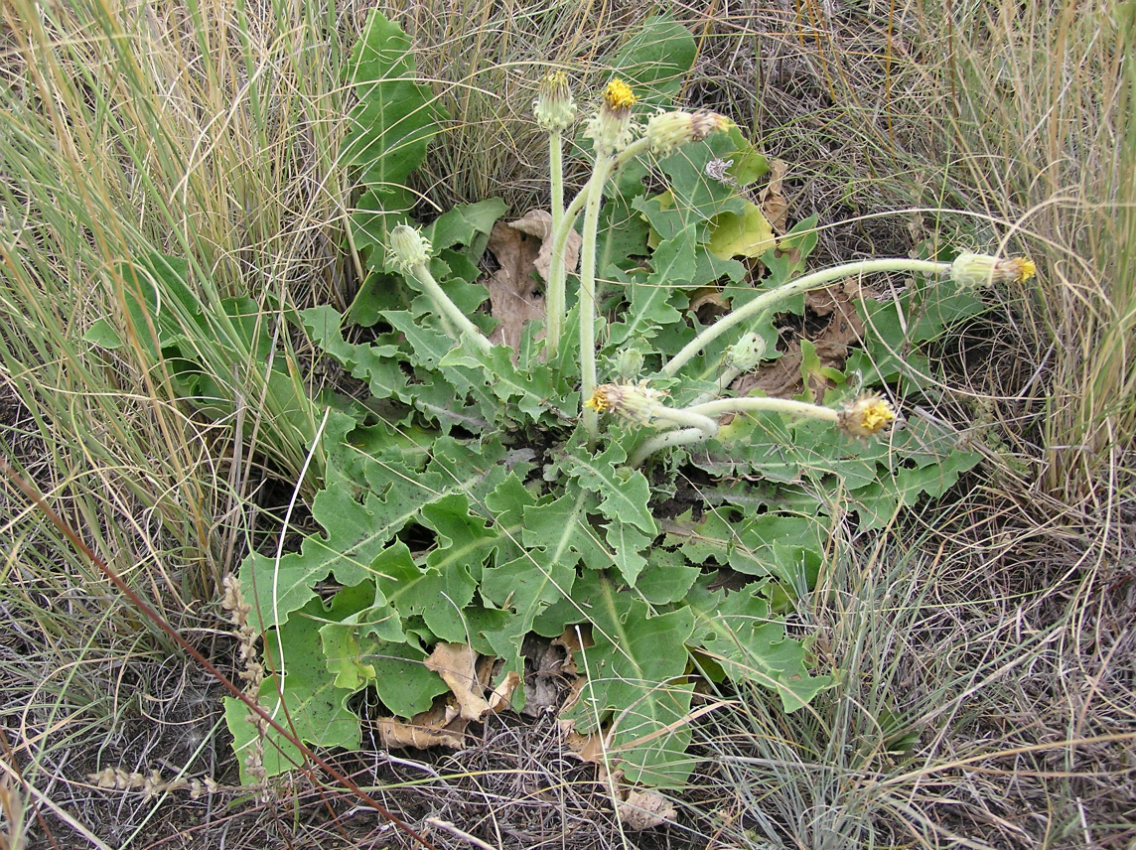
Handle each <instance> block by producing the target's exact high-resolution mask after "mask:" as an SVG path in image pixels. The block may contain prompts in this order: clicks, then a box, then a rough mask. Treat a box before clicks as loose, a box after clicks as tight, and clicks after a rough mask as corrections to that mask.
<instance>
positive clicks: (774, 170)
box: [757, 159, 789, 234]
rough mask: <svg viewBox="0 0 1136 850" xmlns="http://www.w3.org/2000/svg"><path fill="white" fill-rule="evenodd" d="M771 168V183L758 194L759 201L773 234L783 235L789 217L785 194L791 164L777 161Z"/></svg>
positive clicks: (773, 162)
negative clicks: (785, 182)
mask: <svg viewBox="0 0 1136 850" xmlns="http://www.w3.org/2000/svg"><path fill="white" fill-rule="evenodd" d="M769 166H770V174H769V183H768V185H766V187H765V188H764V189H762V190H761V191H760V192H759V193H758V195H757V201H758V203H759V204H760V205H761V212H762V213H763V214H764V215H765V218H766V220H767V221H768V222H769V226H770V227H772V228H773V232H774V233H777V234H783V233H784V232H785V231H786V229H787V226H788V216H789V202H788V201H787V200H786V199H785V195H784V194H783V185H784V181H785V174H786V173H787V172H788V171H789V164H788V163H787V162H785V161H784V160H781V159H775V160H773V161H772V162H771V163H770V164H769Z"/></svg>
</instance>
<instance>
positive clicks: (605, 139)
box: [580, 80, 638, 440]
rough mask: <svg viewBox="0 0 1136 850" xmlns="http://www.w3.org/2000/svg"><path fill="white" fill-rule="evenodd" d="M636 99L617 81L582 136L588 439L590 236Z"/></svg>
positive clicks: (590, 421) (587, 424) (595, 423)
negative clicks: (589, 157)
mask: <svg viewBox="0 0 1136 850" xmlns="http://www.w3.org/2000/svg"><path fill="white" fill-rule="evenodd" d="M636 100H638V98H637V97H636V96H635V94H634V93H633V92H632V91H631V89H630V87H629V86H628V85H627V84H626V83H624V82H623V81H621V80H612V81H611V82H610V83H608V84H607V88H605V89H604V93H603V99H602V100H601V102H600V108H599V111H598V112H597V113H596V114H595V116H594V117H593V118H592V120H591V121H589V122H588V129H587V131H586V135H587V136H588V137H589V138H591V140H592V142H593V143H594V145H595V149H596V161H595V165H594V166H593V167H592V177H591V179H590V180H589V181H588V186H587V187H586V191H587V193H588V194H587V197H586V199H585V201H584V226H583V233H582V234H581V236H582V240H581V242H580V402H581V407H582V418H583V421H584V430H585V431H586V432H587V434H588V437H589V439H591V440H595V439H596V438H597V437H599V433H600V426H599V416H598V415H597V412H596V410H595V409H594V408H591V407H588V406H587V402H588V400H589V399H591V398H592V395H593V393H594V392H595V389H596V312H597V305H596V232H597V230H598V229H599V220H600V205H601V204H602V203H603V187H604V184H605V183H606V182H607V179H608V178H609V177H610V176H611V173H612V170H613V169H614V168H615V155H616V154H617V153H618V152H619V151H620V150H622V149H623V148H625V147H627V145H628V143H630V141H631V138H632V136H633V134H634V129H633V127H632V122H631V107H632V106H634V105H635V102H636Z"/></svg>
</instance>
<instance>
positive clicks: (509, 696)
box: [489, 670, 521, 713]
mask: <svg viewBox="0 0 1136 850" xmlns="http://www.w3.org/2000/svg"><path fill="white" fill-rule="evenodd" d="M520 683H521V674H520V673H518V672H517V671H516V670H510V671H509V672H508V673H506V674H505V678H504V679H502V680H501V681H500V683H499V684H498V685H497V687H495V688H494V689H493V693H491V694H490V695H489V710H490V711H492V712H495V713H496V712H498V711H504V710H505V709H508V708H511V707H512V700H513V692H514V691H516V690H517V686H518V685H519V684H520Z"/></svg>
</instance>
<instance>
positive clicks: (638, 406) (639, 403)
mask: <svg viewBox="0 0 1136 850" xmlns="http://www.w3.org/2000/svg"><path fill="white" fill-rule="evenodd" d="M666 396H667V393H666V391H665V390H655V389H651V388H650V387H648V386H647V385H646V384H600V385H599V386H598V387H596V389H595V392H593V393H592V397H591V398H590V399H588V400H587V401H585V402H584V406H585V407H590V408H591V409H592V410H594V411H595V412H596V413H609V412H610V413H613V414H615V415H616V416H619V417H621V418H623V419H626V420H628V421H629V422H634V423H635V424H637V425H650V424H651V423H652V422H654V421H655V418H656V417H657V416H658V415H659V413H660V412H661V411H662V410H663V407H664V405H663V399H664V398H666Z"/></svg>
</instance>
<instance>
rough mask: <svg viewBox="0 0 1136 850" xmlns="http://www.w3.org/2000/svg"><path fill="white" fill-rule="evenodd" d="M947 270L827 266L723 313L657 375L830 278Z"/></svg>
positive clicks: (923, 263) (889, 264)
mask: <svg viewBox="0 0 1136 850" xmlns="http://www.w3.org/2000/svg"><path fill="white" fill-rule="evenodd" d="M950 270H951V264H950V263H938V262H934V261H931V260H908V259H904V258H899V257H896V258H894V259H884V260H861V261H859V262H855V263H843V264H842V265H839V266H833V267H832V268H828V269H821V270H820V271H817V272H813V273H812V274H808V275H805V276H804V277H801V278H798V279H797V280H794V281H790V282H789V283H786V284H785V285H783V286H779V287H777V288H776V289H774V290H771V291H770V292H766V293H764V294H763V295H759V296H758V297H757V298H755V299H753V300H752V301H750V302H749V303H748V304H746V305H745V306H744V307H741V308H739V309H737V310H735V311H734V312H733V313H730V314H729V315H726V316H723V317H722V318H720V319H719V320H718V321H717V322H715V323H714V324H712V325H710V326H709V327H708V328H705V329H703V331H702V332H701V333H700V334H698V336H696V337H695V338H694V339H692V340H691V341H690V342H689V343H687V344H686V346H684V347H683V349H682V350H681V351H680V352H679V353H678V354H676V355H675V356H674V357H672V358H671V359H670V361H669V362H668V363H667V364H666V365H665V366H663V368H662V372H661V374H663V375H665V376H666V377H668V378H669V377H673V376H674V375H675V373H677V372H678V370H679V369H681V368H682V367H683V366H685V365H686V364H687V363H688V362H689V361H690V360H691V359H692V358H693V357H694V356H695V355H697V354H698V352H700V351H701V350H702V349H703V348H705V347H706V346H707V345H709V344H710V343H711V342H713V341H714V340H716V339H717V338H718V337H720V336H721V335H722V334H724V333H725V332H726V331H728V330H729V329H730V328H732V327H734V326H735V325H738V324H740V323H742V322H744V321H746V320H747V319H749V318H752V317H753V316H756V315H757V314H759V313H760V312H761V311H762V310H768V309H769V308H770V307H771V306H772V305H774V304H776V303H777V302H779V301H782V300H784V299H786V298H788V297H790V296H792V295H797V294H798V293H801V292H806V291H808V290H810V289H819V288H820V287H822V286H826V285H827V284H829V283H831V282H832V281H834V280H839V279H840V278H842V277H850V276H853V275H865V274H875V273H877V272H917V273H922V274H942V273H944V272H949V271H950Z"/></svg>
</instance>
